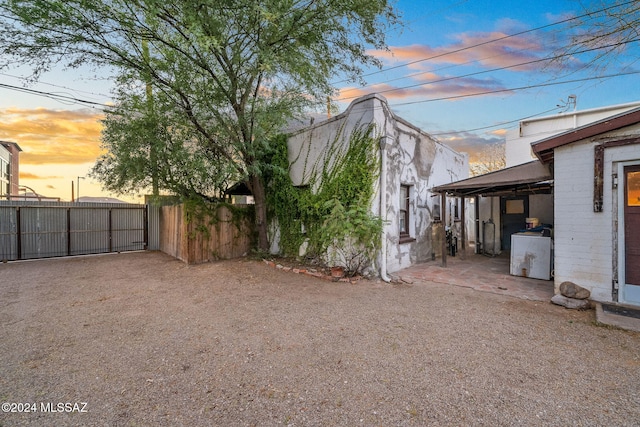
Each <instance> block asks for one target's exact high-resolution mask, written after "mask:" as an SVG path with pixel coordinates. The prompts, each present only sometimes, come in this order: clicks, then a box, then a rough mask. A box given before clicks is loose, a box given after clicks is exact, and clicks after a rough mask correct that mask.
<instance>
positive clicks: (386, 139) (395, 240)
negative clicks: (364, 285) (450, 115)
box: [288, 94, 469, 280]
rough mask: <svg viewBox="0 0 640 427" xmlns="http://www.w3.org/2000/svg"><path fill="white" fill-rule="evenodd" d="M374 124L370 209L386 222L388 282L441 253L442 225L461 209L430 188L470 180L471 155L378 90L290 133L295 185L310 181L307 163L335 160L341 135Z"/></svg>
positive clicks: (382, 267)
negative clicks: (375, 178)
mask: <svg viewBox="0 0 640 427" xmlns="http://www.w3.org/2000/svg"><path fill="white" fill-rule="evenodd" d="M371 124H372V125H373V126H374V129H375V135H376V136H377V137H379V138H380V156H381V161H380V167H381V170H380V178H379V182H377V184H376V188H375V195H374V198H373V201H372V204H371V207H370V209H371V212H372V213H373V214H375V215H379V216H381V217H382V218H383V219H384V220H385V221H386V222H385V226H384V232H383V235H384V238H383V237H382V236H381V239H382V250H381V251H380V255H379V257H378V259H377V260H376V265H377V267H378V269H379V272H380V275H381V277H382V278H383V279H385V280H386V279H387V277H386V274H387V273H392V272H395V271H398V270H400V269H402V268H405V267H408V266H410V265H412V264H414V263H417V262H422V261H426V260H430V259H431V258H432V256H433V254H434V253H439V251H440V249H441V245H440V244H439V243H438V242H439V238H440V237H439V236H440V234H439V233H438V232H437V229H438V228H441V227H442V226H443V224H445V225H451V224H450V223H449V220H450V218H452V217H455V218H453V221H456V220H458V218H457V217H458V216H460V215H459V213H460V211H459V210H458V209H456V206H455V204H452V205H451V206H449V207H447V206H441V204H442V203H441V199H440V198H439V197H435V196H437V195H436V194H435V193H433V192H431V191H430V189H431V188H432V187H434V186H437V185H441V184H444V183H448V182H452V181H457V180H459V179H463V178H466V177H467V176H468V174H469V162H468V158H467V156H466V155H465V154H460V153H457V152H456V151H454V150H453V149H451V148H450V147H448V146H446V145H444V144H441V143H440V142H438V141H437V140H436V139H434V138H433V137H431V136H430V135H429V134H427V133H425V132H423V131H422V130H420V129H419V128H417V127H416V126H414V125H412V124H410V123H409V122H407V121H405V120H403V119H401V118H400V117H398V116H396V115H395V114H394V113H392V112H391V109H390V108H389V105H388V104H387V101H386V99H385V98H384V97H382V96H380V95H377V94H373V95H367V96H364V97H362V98H358V99H356V100H355V101H353V102H352V103H351V105H350V106H349V107H348V108H347V110H346V111H345V112H343V113H341V114H339V115H337V116H335V117H332V118H330V119H328V120H326V121H323V122H317V123H315V124H312V125H311V126H309V127H306V128H304V129H301V130H298V131H295V132H293V133H291V134H289V139H288V152H289V161H290V163H291V169H290V176H291V179H292V181H293V183H294V185H296V186H305V185H308V184H309V178H310V177H309V176H308V175H309V174H308V173H306V172H305V171H306V168H307V165H310V164H311V165H313V164H316V163H317V161H318V160H320V161H322V162H331V161H332V159H330V158H327V156H326V155H327V151H328V147H329V145H330V144H331V142H332V141H334V140H336V138H338V139H337V140H339V141H341V142H342V144H344V143H346V142H347V141H348V139H349V135H350V134H351V133H352V131H353V130H355V129H356V128H359V127H362V126H367V125H371ZM442 208H444V210H445V211H444V212H443V211H442ZM457 225H458V226H459V222H458V224H457Z"/></svg>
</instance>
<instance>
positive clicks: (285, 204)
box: [266, 125, 383, 275]
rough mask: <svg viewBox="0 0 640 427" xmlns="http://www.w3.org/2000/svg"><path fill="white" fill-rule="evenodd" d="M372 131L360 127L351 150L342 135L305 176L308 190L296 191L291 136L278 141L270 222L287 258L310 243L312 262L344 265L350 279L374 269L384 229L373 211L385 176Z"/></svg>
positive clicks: (270, 194) (273, 158)
mask: <svg viewBox="0 0 640 427" xmlns="http://www.w3.org/2000/svg"><path fill="white" fill-rule="evenodd" d="M373 132H374V128H373V126H372V125H371V126H365V127H358V128H356V129H355V130H354V131H353V132H352V133H351V134H350V135H349V139H348V143H347V146H346V149H345V146H344V141H343V138H342V131H340V132H338V135H337V136H336V137H335V138H334V140H333V141H331V143H330V144H329V145H328V147H327V152H326V156H321V157H320V158H319V159H318V161H317V162H316V164H313V165H311V170H310V171H309V172H308V173H307V171H306V170H305V171H304V174H305V176H309V183H308V185H307V186H304V187H295V186H294V185H293V183H292V181H291V178H290V176H289V168H290V166H289V160H288V156H287V138H286V136H284V135H282V136H280V137H279V138H278V139H277V141H275V143H274V144H273V147H275V148H274V151H273V152H272V153H271V156H270V158H269V159H268V163H269V164H270V165H271V167H270V169H269V175H270V176H269V177H268V180H266V182H268V183H269V184H268V188H267V204H268V208H269V215H270V218H271V219H276V220H277V224H278V228H279V232H280V249H281V252H282V254H283V255H286V256H298V253H299V250H300V247H301V246H302V245H303V244H305V245H306V256H307V257H310V258H313V259H315V260H317V261H322V262H323V263H329V264H331V265H332V266H333V265H338V266H342V267H344V268H345V270H346V272H347V274H351V275H354V274H356V273H361V272H362V271H363V270H364V269H366V268H367V267H368V266H369V265H371V263H372V262H373V259H374V258H375V255H376V253H377V251H378V249H379V246H380V235H381V233H382V225H383V221H382V219H381V218H380V217H378V216H375V215H373V214H372V213H371V212H370V206H371V201H372V198H373V195H374V188H375V183H376V181H377V180H378V177H379V171H380V167H379V156H378V138H375V137H374V136H373ZM308 160H309V159H308V158H307V159H305V165H307V163H308ZM329 160H330V161H329ZM305 169H306V166H305Z"/></svg>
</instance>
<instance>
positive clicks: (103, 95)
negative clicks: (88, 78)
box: [0, 73, 109, 98]
mask: <svg viewBox="0 0 640 427" xmlns="http://www.w3.org/2000/svg"><path fill="white" fill-rule="evenodd" d="M0 76H5V77H11V78H14V79H18V80H27V78H26V77H23V76H16V75H13V74H6V73H0ZM38 83H39V84H44V85H48V86H53V87H57V88H60V89H66V90H70V91H72V92H78V93H85V94H87V95H94V96H101V97H103V98H109V96H108V95H105V94H102V93H94V92H89V91H86V90H82V89H73V88H70V87H66V86H61V85H57V84H54V83H49V82H44V81H42V80H38Z"/></svg>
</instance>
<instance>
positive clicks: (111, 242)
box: [109, 208, 113, 253]
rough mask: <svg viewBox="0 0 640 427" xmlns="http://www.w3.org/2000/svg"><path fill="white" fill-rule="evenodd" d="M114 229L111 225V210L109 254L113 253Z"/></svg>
mask: <svg viewBox="0 0 640 427" xmlns="http://www.w3.org/2000/svg"><path fill="white" fill-rule="evenodd" d="M112 234H113V227H112V225H111V208H109V253H111V252H113V239H112Z"/></svg>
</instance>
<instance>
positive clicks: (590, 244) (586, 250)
mask: <svg viewBox="0 0 640 427" xmlns="http://www.w3.org/2000/svg"><path fill="white" fill-rule="evenodd" d="M532 148H533V152H534V153H535V155H536V156H537V157H538V158H539V159H540V160H541V161H542V162H543V163H544V164H548V165H551V168H552V170H553V174H554V219H555V279H554V280H555V285H556V292H557V291H558V287H559V285H560V284H561V283H562V282H564V281H571V282H574V283H577V284H578V285H580V286H582V287H585V288H587V289H589V290H590V291H591V298H592V299H594V300H597V301H601V302H620V303H626V304H632V305H638V306H640V108H635V109H632V110H629V111H626V112H622V113H619V114H616V115H613V116H610V117H606V118H604V119H601V120H598V121H595V122H593V123H590V124H587V125H584V126H580V127H578V128H576V129H571V130H570V131H567V132H564V133H561V134H559V135H556V136H552V137H549V138H546V139H543V140H540V141H537V142H535V143H534V144H532Z"/></svg>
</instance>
